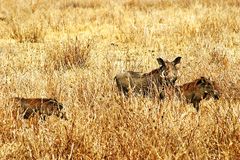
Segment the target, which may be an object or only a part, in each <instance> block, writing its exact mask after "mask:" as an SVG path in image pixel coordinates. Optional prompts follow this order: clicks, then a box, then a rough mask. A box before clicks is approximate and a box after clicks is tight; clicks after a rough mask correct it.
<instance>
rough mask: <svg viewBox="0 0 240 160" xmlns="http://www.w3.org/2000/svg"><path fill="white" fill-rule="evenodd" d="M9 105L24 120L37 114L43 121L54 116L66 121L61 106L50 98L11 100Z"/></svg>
mask: <svg viewBox="0 0 240 160" xmlns="http://www.w3.org/2000/svg"><path fill="white" fill-rule="evenodd" d="M9 101H10V103H11V104H12V106H13V107H14V109H16V110H17V112H18V114H20V115H22V116H23V118H24V119H28V118H30V117H32V116H34V115H35V114H36V113H38V114H39V115H40V116H41V118H43V120H45V118H46V116H51V115H55V116H57V117H60V118H62V119H65V120H67V116H66V113H65V112H62V109H63V105H62V103H59V102H58V101H57V100H55V99H51V98H21V97H14V98H11V99H10V100H9Z"/></svg>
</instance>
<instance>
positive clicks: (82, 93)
mask: <svg viewBox="0 0 240 160" xmlns="http://www.w3.org/2000/svg"><path fill="white" fill-rule="evenodd" d="M177 56H181V57H182V59H181V63H180V64H179V65H178V67H179V75H180V76H179V78H178V79H177V81H176V84H177V85H181V84H184V83H187V82H190V81H192V80H194V79H196V78H199V77H201V76H205V77H210V78H211V79H212V80H214V81H215V82H216V83H218V85H219V88H220V90H221V97H220V99H219V100H218V101H214V100H213V99H209V100H203V101H202V102H201V104H200V105H201V107H200V111H199V112H196V110H195V108H193V106H192V105H191V104H187V103H185V102H182V101H178V100H175V99H166V100H164V101H162V102H158V101H156V100H153V99H151V98H148V97H143V96H130V97H129V98H128V99H126V98H124V97H122V95H121V94H119V92H118V89H117V87H116V83H115V81H114V77H115V75H116V74H118V73H121V72H123V71H126V70H132V71H139V72H149V71H151V70H153V69H155V68H157V67H159V65H158V63H157V61H156V59H157V58H158V57H161V58H163V59H168V60H173V59H174V58H175V57H177ZM0 66H1V67H0V77H1V78H0V99H1V101H0V103H1V105H0V159H114V160H115V159H239V157H240V92H239V90H240V79H239V77H240V72H239V66H240V1H239V0H119V1H118V0H113V1H110V0H69V1H68V0H50V1H49V0H0ZM11 97H25V98H55V99H57V100H58V101H59V102H61V103H62V104H63V106H64V108H63V110H64V112H66V113H67V117H68V120H63V119H60V118H58V117H56V116H49V117H47V118H46V121H42V120H40V119H39V117H38V116H34V117H33V118H30V119H29V120H25V119H22V118H20V117H19V118H16V117H15V116H13V114H12V111H13V110H14V106H13V105H11V104H10V103H9V101H8V99H9V98H11Z"/></svg>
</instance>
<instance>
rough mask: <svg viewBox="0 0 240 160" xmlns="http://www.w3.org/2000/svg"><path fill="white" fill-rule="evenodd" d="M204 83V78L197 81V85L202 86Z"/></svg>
mask: <svg viewBox="0 0 240 160" xmlns="http://www.w3.org/2000/svg"><path fill="white" fill-rule="evenodd" d="M204 83H206V80H205V78H204V77H201V78H200V79H199V80H197V85H199V84H204Z"/></svg>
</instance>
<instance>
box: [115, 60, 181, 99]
mask: <svg viewBox="0 0 240 160" xmlns="http://www.w3.org/2000/svg"><path fill="white" fill-rule="evenodd" d="M157 61H158V63H159V65H160V67H159V68H157V69H155V70H152V71H151V72H149V73H141V72H134V71H127V72H124V73H121V74H118V75H116V76H115V80H116V83H117V87H118V89H119V90H120V91H121V92H123V93H124V95H125V96H127V95H129V92H130V91H131V92H133V93H140V94H143V95H144V96H146V95H150V96H159V98H160V99H163V98H164V96H165V94H164V87H167V86H174V85H175V82H176V80H177V77H178V69H177V67H176V65H177V64H179V63H180V61H181V57H177V58H176V59H175V60H174V61H172V62H169V61H164V60H163V59H162V58H157Z"/></svg>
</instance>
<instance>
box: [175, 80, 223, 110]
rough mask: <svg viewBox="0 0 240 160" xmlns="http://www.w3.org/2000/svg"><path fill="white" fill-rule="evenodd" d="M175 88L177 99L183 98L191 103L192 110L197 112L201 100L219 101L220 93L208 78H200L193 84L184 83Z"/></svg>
mask: <svg viewBox="0 0 240 160" xmlns="http://www.w3.org/2000/svg"><path fill="white" fill-rule="evenodd" d="M176 88H177V95H178V97H181V98H182V97H183V98H185V99H186V101H187V102H188V103H193V106H194V108H196V110H197V111H198V110H199V104H200V101H201V100H203V99H210V98H211V97H213V98H214V99H215V100H217V99H219V97H220V92H219V89H218V87H217V84H216V83H215V82H214V81H211V80H210V79H208V78H205V77H201V78H199V79H196V80H194V81H193V82H189V83H185V84H183V85H181V86H178V87H176Z"/></svg>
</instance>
